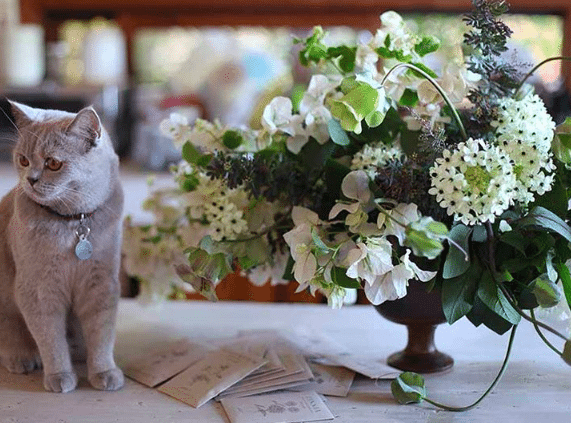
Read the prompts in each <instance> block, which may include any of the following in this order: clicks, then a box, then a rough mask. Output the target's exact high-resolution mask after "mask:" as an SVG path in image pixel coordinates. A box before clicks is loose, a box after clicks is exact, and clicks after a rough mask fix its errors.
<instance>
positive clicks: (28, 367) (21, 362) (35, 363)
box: [0, 355, 42, 374]
mask: <svg viewBox="0 0 571 423" xmlns="http://www.w3.org/2000/svg"><path fill="white" fill-rule="evenodd" d="M0 364H2V366H4V367H6V369H7V370H8V371H9V372H10V373H19V374H22V373H29V372H32V371H34V370H36V369H39V368H40V367H42V361H41V360H40V357H39V356H34V355H32V356H25V357H24V356H7V357H2V356H0Z"/></svg>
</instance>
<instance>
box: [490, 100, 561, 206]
mask: <svg viewBox="0 0 571 423" xmlns="http://www.w3.org/2000/svg"><path fill="white" fill-rule="evenodd" d="M492 125H493V126H495V127H496V136H497V142H498V145H499V146H500V148H501V149H502V150H504V151H505V152H506V153H507V154H508V155H509V156H510V158H511V159H512V160H513V165H514V172H515V175H516V181H517V182H516V197H515V198H516V200H517V201H519V202H521V203H523V204H528V203H529V202H531V201H533V199H534V195H533V193H537V194H539V195H543V194H545V192H547V191H549V190H550V189H551V184H552V183H553V175H551V172H552V171H553V170H554V169H555V165H554V164H553V160H552V158H551V152H550V147H551V141H552V140H553V133H554V132H553V131H554V129H555V122H553V120H552V119H551V116H549V114H548V113H547V110H546V109H545V106H544V105H543V102H542V101H541V99H540V98H539V97H538V96H537V95H528V96H526V97H525V98H523V99H522V100H514V99H512V98H505V99H503V100H502V102H501V103H500V105H499V108H498V119H497V120H496V121H494V122H492Z"/></svg>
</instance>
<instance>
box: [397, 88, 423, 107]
mask: <svg viewBox="0 0 571 423" xmlns="http://www.w3.org/2000/svg"><path fill="white" fill-rule="evenodd" d="M417 103H418V94H417V93H416V91H413V90H411V89H410V88H405V90H404V92H403V93H402V96H401V98H400V99H399V104H400V105H401V106H405V107H414V106H416V104H417Z"/></svg>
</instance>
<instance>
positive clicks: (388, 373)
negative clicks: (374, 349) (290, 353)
mask: <svg viewBox="0 0 571 423" xmlns="http://www.w3.org/2000/svg"><path fill="white" fill-rule="evenodd" d="M288 338H289V339H291V340H292V342H294V343H295V344H296V346H297V347H298V348H299V349H300V350H301V351H303V354H304V355H306V356H309V357H311V358H312V359H313V361H319V362H320V363H322V364H327V365H338V366H343V367H346V368H348V369H350V370H353V371H355V372H357V373H359V374H362V375H364V376H367V377H370V378H371V379H392V378H394V377H395V376H396V375H399V374H400V373H399V372H398V371H395V369H394V368H392V367H390V366H389V365H387V364H386V363H385V361H384V358H379V357H367V356H360V355H358V354H355V353H353V352H352V351H350V350H349V349H347V348H346V347H344V346H343V345H341V344H339V343H338V342H336V341H335V340H333V339H331V338H329V337H327V336H325V335H323V334H319V335H317V334H313V333H307V332H303V331H297V332H295V333H293V334H290V335H289V336H288Z"/></svg>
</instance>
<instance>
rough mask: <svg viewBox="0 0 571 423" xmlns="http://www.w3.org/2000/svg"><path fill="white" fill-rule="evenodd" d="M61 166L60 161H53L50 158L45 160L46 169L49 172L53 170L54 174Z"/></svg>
mask: <svg viewBox="0 0 571 423" xmlns="http://www.w3.org/2000/svg"><path fill="white" fill-rule="evenodd" d="M62 165H63V162H62V161H60V160H56V159H53V158H51V157H50V158H49V159H46V167H47V168H48V169H49V170H53V171H54V172H55V171H56V170H60V169H61V167H62Z"/></svg>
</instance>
